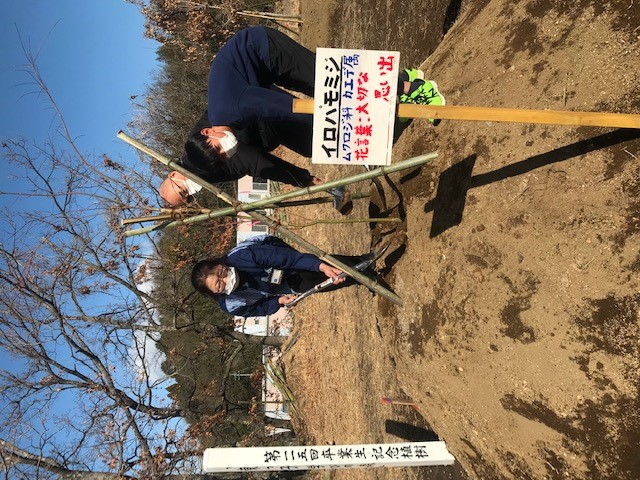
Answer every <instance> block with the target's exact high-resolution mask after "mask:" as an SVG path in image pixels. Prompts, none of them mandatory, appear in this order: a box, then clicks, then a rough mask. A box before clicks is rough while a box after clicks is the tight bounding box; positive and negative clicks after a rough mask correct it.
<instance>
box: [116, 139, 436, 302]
mask: <svg viewBox="0 0 640 480" xmlns="http://www.w3.org/2000/svg"><path fill="white" fill-rule="evenodd" d="M118 138H120V139H121V140H124V141H125V142H127V143H128V144H130V145H132V146H134V147H135V148H137V149H138V150H140V151H142V152H144V153H146V154H147V155H149V156H151V157H153V158H155V159H156V160H158V161H159V162H161V163H163V164H165V165H166V166H168V167H170V168H172V169H174V170H176V171H178V172H180V173H182V174H183V175H184V176H185V177H187V178H190V179H191V180H193V181H195V182H198V183H199V184H200V185H202V186H203V187H204V188H206V189H207V190H209V191H211V192H213V193H214V194H215V195H216V196H217V197H218V198H220V199H222V200H224V201H225V202H227V203H229V204H235V203H237V202H236V201H235V200H234V199H233V198H231V197H230V196H229V195H227V194H226V193H224V192H223V191H221V190H220V189H219V188H218V187H216V186H215V185H212V184H211V183H209V182H206V181H204V180H203V179H201V178H199V177H198V176H197V175H194V174H193V173H191V172H190V171H189V170H187V169H186V168H184V167H182V166H180V165H179V164H177V163H176V162H174V161H172V160H170V159H168V158H167V157H165V156H164V155H161V154H160V153H158V152H156V151H155V150H152V149H151V148H149V147H147V146H146V145H143V144H142V143H140V142H138V141H137V140H135V139H134V138H132V137H130V136H129V135H127V134H126V133H124V132H123V131H119V132H118ZM431 155H435V156H437V153H435V154H431ZM425 157H426V156H425ZM430 159H431V158H427V159H425V160H424V161H423V162H422V163H425V162H427V161H429V160H430ZM329 183H331V182H329ZM329 183H326V184H325V185H329ZM327 188H332V186H328V187H327ZM248 214H249V215H250V216H251V217H253V218H255V219H256V220H259V221H261V222H262V223H264V224H265V225H267V226H268V227H269V228H271V229H272V230H273V231H274V232H277V233H279V234H280V235H282V236H283V237H285V238H287V239H289V240H291V241H293V242H295V243H297V244H298V245H300V246H301V247H302V248H305V249H306V250H307V251H309V252H311V253H313V254H314V255H315V256H317V257H318V258H319V259H320V260H321V261H323V262H325V263H328V264H329V265H332V266H334V267H336V268H339V269H340V270H342V271H343V272H345V273H347V274H348V275H349V276H350V277H352V278H353V279H354V280H356V281H357V282H359V283H361V284H362V285H364V286H366V287H367V288H369V289H370V290H372V291H373V292H375V293H377V294H379V295H381V296H383V297H385V298H387V299H388V300H390V301H391V302H393V303H395V304H396V305H399V306H403V305H404V302H403V301H402V299H401V298H400V297H399V296H398V295H396V294H395V293H393V292H391V291H389V290H387V289H386V288H384V287H383V286H382V285H379V284H378V282H376V281H375V280H371V279H370V278H368V277H367V276H366V275H363V274H362V273H360V272H358V271H357V270H356V269H354V268H352V267H351V266H349V265H346V264H344V263H343V262H341V261H340V260H338V259H336V258H334V257H332V256H331V255H329V254H327V253H326V252H324V251H322V250H320V249H319V248H318V247H316V246H315V245H313V244H312V243H309V242H307V241H306V240H305V239H304V238H302V237H300V236H298V235H296V234H295V233H293V232H291V231H289V230H288V229H286V228H284V227H283V226H282V225H280V224H279V223H278V222H276V221H275V220H273V219H271V218H269V217H267V216H266V215H262V214H260V213H258V212H248Z"/></svg>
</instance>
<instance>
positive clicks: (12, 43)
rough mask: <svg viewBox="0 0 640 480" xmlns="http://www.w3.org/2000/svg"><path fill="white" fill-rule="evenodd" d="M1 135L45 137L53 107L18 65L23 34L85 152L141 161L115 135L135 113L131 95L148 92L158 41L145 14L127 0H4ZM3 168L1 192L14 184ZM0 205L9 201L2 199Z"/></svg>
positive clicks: (1, 3)
mask: <svg viewBox="0 0 640 480" xmlns="http://www.w3.org/2000/svg"><path fill="white" fill-rule="evenodd" d="M0 11H1V12H2V14H1V15H0V111H1V112H2V115H0V138H6V137H15V136H17V135H21V136H24V137H26V138H28V139H32V140H34V141H40V140H42V139H44V138H46V137H47V132H48V130H49V128H50V126H51V122H52V118H53V112H52V110H51V108H50V106H49V104H48V102H47V101H46V100H45V99H44V98H41V97H38V96H37V95H35V94H34V92H36V91H37V89H36V87H35V86H33V85H31V84H26V83H27V82H30V79H29V77H28V76H27V75H26V74H25V73H24V72H21V71H19V69H20V66H21V65H23V64H24V63H25V57H24V53H23V51H22V47H21V46H20V39H19V36H18V32H19V33H20V36H21V37H22V41H23V43H24V44H25V45H26V46H28V48H30V50H31V52H32V53H34V54H35V53H37V54H38V56H37V64H38V66H39V68H40V71H41V74H42V76H43V78H44V80H45V83H46V84H47V86H48V87H49V89H50V90H51V92H52V93H53V96H54V98H55V100H56V102H57V103H58V106H59V107H60V109H61V111H62V113H63V115H64V117H65V119H66V121H67V123H68V124H69V127H70V129H71V132H72V134H73V135H74V136H76V137H79V139H78V143H79V147H80V150H81V151H83V152H84V153H88V154H95V155H100V154H102V153H107V154H109V155H110V156H112V157H113V158H114V159H115V160H126V159H129V160H130V161H132V162H135V161H137V157H136V154H135V153H134V151H133V149H132V148H131V147H130V146H128V145H127V144H125V143H124V142H122V141H121V140H119V139H117V138H116V133H117V131H118V130H120V129H123V130H125V131H126V130H127V123H128V122H129V121H130V120H131V118H132V114H133V112H132V101H131V100H130V96H131V95H142V94H143V93H144V91H145V85H146V84H147V83H149V82H150V80H151V77H152V74H153V72H154V71H155V70H156V69H157V68H158V67H157V64H156V50H157V48H158V46H159V44H158V43H156V42H155V41H152V40H148V39H146V38H144V36H143V31H144V17H143V16H142V15H141V14H140V13H139V12H138V10H137V8H136V7H135V6H133V5H131V4H128V3H126V2H125V1H124V0H0ZM8 178H9V177H8V172H7V171H6V169H5V170H4V172H3V173H2V174H0V191H2V190H5V191H6V186H7V184H8ZM0 204H3V199H2V198H0Z"/></svg>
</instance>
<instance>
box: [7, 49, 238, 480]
mask: <svg viewBox="0 0 640 480" xmlns="http://www.w3.org/2000/svg"><path fill="white" fill-rule="evenodd" d="M25 55H26V56H27V59H28V65H27V67H26V69H25V71H26V72H27V73H28V74H29V75H30V76H31V79H32V80H33V82H34V85H35V86H36V87H37V88H38V89H39V91H40V92H41V93H42V94H44V96H45V97H46V98H47V99H48V100H49V102H50V104H51V106H52V107H53V110H54V112H55V116H56V117H55V118H56V120H55V122H54V127H53V129H52V132H51V138H50V139H49V140H48V141H46V142H45V143H44V144H43V145H38V144H32V143H30V142H28V141H27V140H24V139H6V140H4V141H3V142H2V144H1V151H2V156H3V157H4V160H5V161H4V164H5V165H7V164H8V165H11V172H13V173H14V174H15V176H16V184H20V185H27V187H26V188H25V187H20V189H19V191H15V192H0V194H2V195H3V196H5V198H13V199H14V201H13V202H11V203H9V202H7V206H6V207H5V208H4V210H3V211H2V212H1V216H2V219H3V223H2V225H3V231H2V240H1V242H0V349H1V350H2V353H3V355H5V356H10V357H11V358H12V359H13V360H12V362H10V363H8V362H3V363H4V364H3V366H2V367H3V368H2V369H1V370H0V409H1V413H0V461H2V466H3V469H4V471H5V475H6V478H12V479H18V478H52V477H57V478H96V479H103V478H105V479H106V478H110V479H111V478H145V479H147V478H149V479H151V478H153V479H159V478H185V479H186V478H203V477H202V475H200V474H198V473H197V472H198V470H199V457H200V454H201V453H202V447H201V445H200V443H199V441H198V440H197V439H196V438H195V437H194V436H193V435H190V434H189V431H188V429H187V426H186V425H185V423H184V421H183V415H184V413H185V412H184V411H183V410H182V409H181V408H179V407H178V406H177V405H176V404H175V403H174V402H173V400H172V399H171V398H170V397H168V396H167V395H166V391H165V387H166V386H167V385H168V383H169V382H170V381H171V380H170V379H169V378H168V377H166V376H162V375H161V376H158V375H157V374H156V371H155V369H154V367H153V365H152V364H151V363H150V362H149V357H150V351H149V343H147V342H145V341H144V338H145V335H149V336H152V334H154V333H158V332H161V331H163V330H164V329H172V330H176V329H181V328H187V329H194V328H201V329H209V330H211V329H215V328H219V327H213V326H211V325H209V324H207V323H199V322H197V321H194V320H193V319H192V318H190V317H189V316H188V315H187V314H186V312H180V311H179V310H175V311H176V312H177V314H176V315H175V319H174V323H173V324H172V325H169V326H167V325H166V324H165V325H163V324H162V323H161V322H160V321H159V316H158V308H160V307H162V305H163V304H164V305H165V306H167V305H169V304H170V303H171V301H172V299H171V298H167V297H166V295H163V296H159V295H157V294H156V291H155V287H156V286H155V284H154V277H153V274H152V272H154V269H159V268H162V266H161V262H160V260H161V253H160V251H159V249H158V246H157V244H156V242H155V240H156V239H155V238H153V237H143V238H138V239H136V240H128V241H125V240H124V238H123V236H122V235H121V231H120V226H119V220H120V218H121V216H122V215H123V213H124V215H128V216H140V215H147V214H149V213H150V212H151V211H152V210H153V207H152V206H151V205H152V204H155V203H156V201H157V198H155V190H154V189H153V188H152V187H151V185H150V182H151V180H152V178H151V177H152V174H151V173H150V172H149V169H148V168H145V166H144V164H143V163H140V164H138V165H136V166H135V167H134V168H131V167H126V166H125V165H122V164H120V163H118V162H116V161H114V160H113V159H111V158H108V157H107V156H102V157H99V158H89V157H86V156H85V155H83V154H82V152H80V150H79V149H78V147H77V144H76V142H75V139H74V137H73V136H72V135H71V133H70V132H69V130H68V128H67V125H66V123H65V122H64V118H63V117H62V115H61V113H60V112H59V110H58V108H57V105H56V103H55V101H54V99H53V97H52V96H51V93H50V92H49V90H48V89H47V87H46V85H45V83H44V81H43V80H42V78H41V76H40V73H39V71H38V69H37V66H36V63H35V59H34V58H33V57H32V56H31V55H30V54H29V53H28V52H25ZM18 180H19V182H18ZM16 188H18V187H16ZM25 190H26V191H25ZM223 330H224V329H223ZM224 333H225V335H226V332H224ZM153 338H155V337H153ZM240 340H245V339H243V338H241V337H240ZM222 396H223V397H224V392H223V393H222ZM220 405H221V412H222V413H224V404H223V403H220ZM215 421H218V422H222V421H224V416H223V415H218V416H216V417H215Z"/></svg>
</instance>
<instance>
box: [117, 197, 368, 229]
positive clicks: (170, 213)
mask: <svg viewBox="0 0 640 480" xmlns="http://www.w3.org/2000/svg"><path fill="white" fill-rule="evenodd" d="M370 196H371V194H370V193H367V192H354V193H351V198H352V199H353V200H356V199H359V198H368V197H370ZM330 202H333V197H316V198H308V199H306V200H293V201H290V202H277V203H274V204H272V205H265V208H287V207H299V206H301V205H315V204H320V203H330ZM189 210H190V209H189V207H187V208H184V207H179V208H162V209H161V212H162V213H160V214H158V215H155V216H153V215H150V216H146V217H132V218H123V219H122V220H120V225H122V226H125V225H131V224H132V223H144V222H159V221H162V220H171V219H172V218H176V217H178V218H180V217H179V216H180V215H182V216H184V215H191V216H193V215H197V213H196V211H194V209H191V211H189ZM197 210H199V211H200V213H209V212H211V211H212V210H211V209H209V208H199V209H197Z"/></svg>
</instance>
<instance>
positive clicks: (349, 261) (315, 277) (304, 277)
mask: <svg viewBox="0 0 640 480" xmlns="http://www.w3.org/2000/svg"><path fill="white" fill-rule="evenodd" d="M332 256H333V257H334V258H335V259H336V260H340V261H341V262H342V263H345V264H346V265H349V266H352V267H353V266H355V265H356V264H357V263H359V262H361V261H362V257H361V256H359V255H332ZM364 273H365V274H366V271H365V272H364ZM327 278H328V277H327V276H326V275H325V274H324V273H322V272H309V271H298V272H295V273H292V274H291V275H290V276H289V275H288V276H287V283H289V285H290V286H291V288H293V289H294V290H295V291H296V292H298V293H304V292H306V291H307V290H310V289H312V288H313V287H315V286H316V285H318V284H320V283H322V282H324V281H325V280H327ZM356 283H357V282H356V281H355V280H354V279H353V278H351V277H347V278H346V280H345V281H344V282H342V283H341V284H339V285H331V286H329V287H327V288H326V289H323V290H322V291H323V292H330V291H332V290H337V289H339V288H343V287H349V286H351V285H355V284H356Z"/></svg>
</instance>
